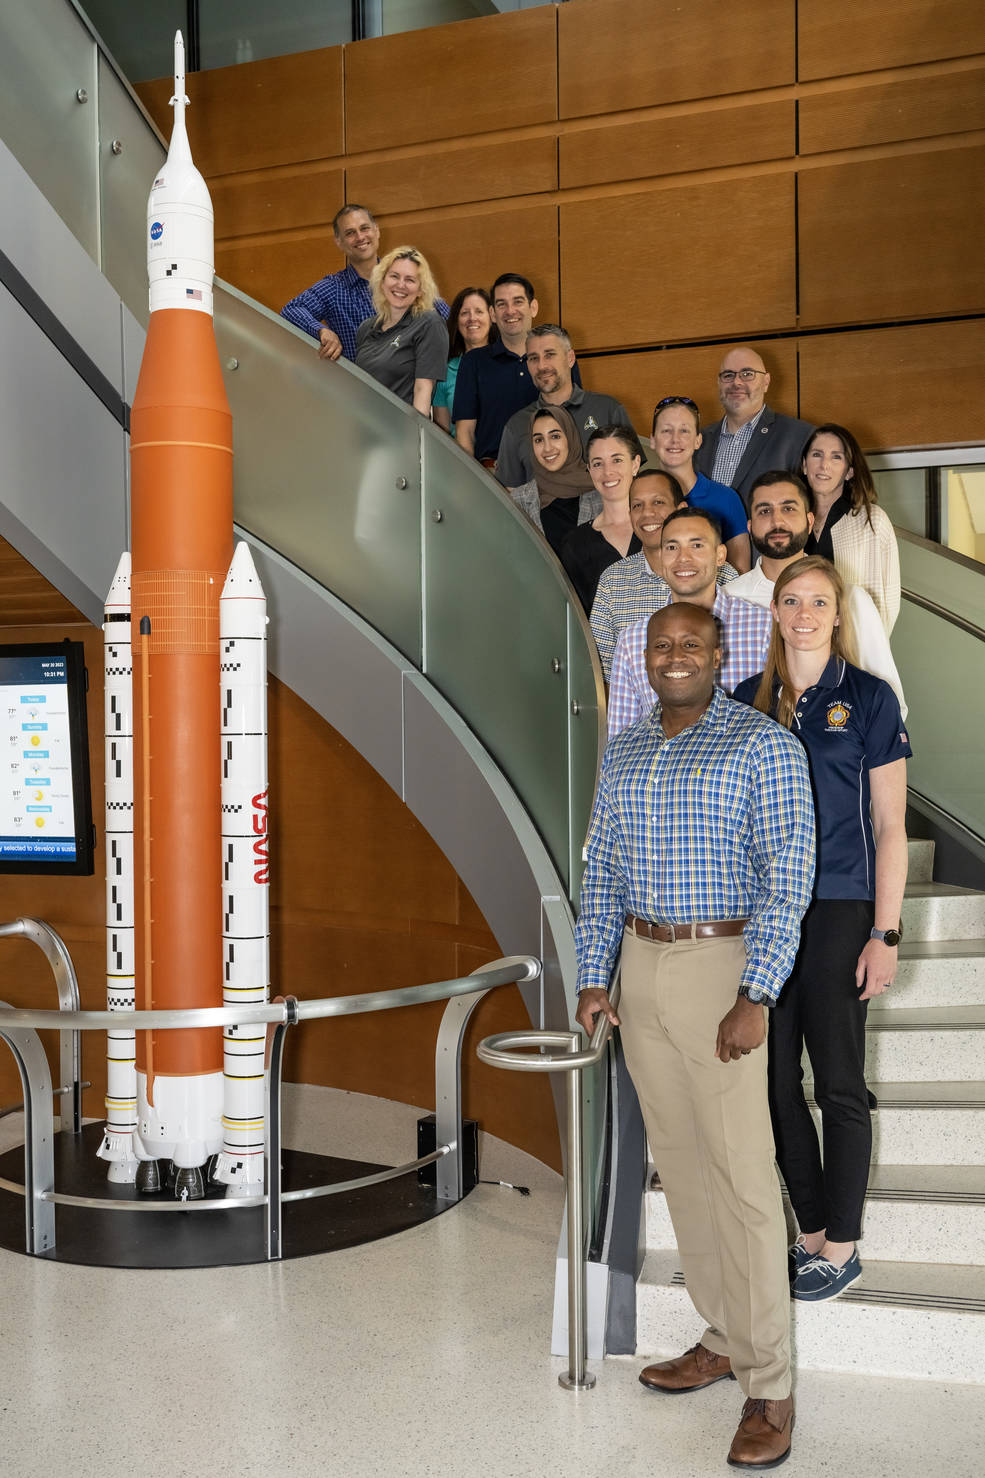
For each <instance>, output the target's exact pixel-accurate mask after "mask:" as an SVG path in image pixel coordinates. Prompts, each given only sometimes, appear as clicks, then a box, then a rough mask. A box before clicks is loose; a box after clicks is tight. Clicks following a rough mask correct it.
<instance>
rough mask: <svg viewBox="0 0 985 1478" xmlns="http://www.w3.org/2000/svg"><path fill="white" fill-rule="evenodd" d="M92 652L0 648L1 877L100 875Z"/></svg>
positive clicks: (66, 647) (75, 646)
mask: <svg viewBox="0 0 985 1478" xmlns="http://www.w3.org/2000/svg"><path fill="white" fill-rule="evenodd" d="M84 652H85V649H84V647H83V645H82V643H81V642H73V641H64V642H57V643H56V642H52V643H51V644H50V645H49V644H38V645H31V646H5V645H2V644H0V872H37V873H91V872H92V871H93V848H94V842H95V837H94V832H93V825H92V793H91V789H90V785H89V731H88V724H87V718H86V686H87V681H86V669H85V655H84Z"/></svg>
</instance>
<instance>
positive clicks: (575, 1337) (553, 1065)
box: [476, 966, 620, 1391]
mask: <svg viewBox="0 0 985 1478" xmlns="http://www.w3.org/2000/svg"><path fill="white" fill-rule="evenodd" d="M619 989H620V985H619V967H618V966H617V967H616V970H615V973H614V974H613V977H612V983H611V984H610V986H609V1000H610V1002H611V1003H612V1005H613V1006H614V1007H615V1006H618V1004H619ZM611 1035H612V1025H611V1023H610V1021H609V1019H608V1017H607V1016H603V1015H601V1014H600V1015H599V1017H598V1020H597V1021H596V1023H595V1028H594V1030H593V1032H592V1039H591V1041H590V1042H589V1044H588V1047H587V1048H586V1049H585V1050H584V1051H579V1050H578V1049H579V1045H580V1043H581V1032H580V1031H571V1032H557V1031H530V1032H498V1033H496V1035H495V1036H492V1037H485V1038H483V1040H482V1041H481V1042H480V1043H479V1046H478V1048H477V1049H476V1050H477V1053H478V1055H479V1057H480V1059H481V1060H482V1061H483V1062H485V1063H488V1064H489V1066H490V1067H502V1068H506V1069H507V1070H508V1071H510V1072H520V1073H567V1075H568V1079H567V1084H566V1088H567V1107H568V1140H567V1156H566V1162H565V1167H564V1169H565V1189H566V1193H567V1202H568V1213H567V1215H568V1369H567V1370H566V1371H564V1372H562V1374H561V1375H559V1376H558V1384H559V1385H561V1386H563V1387H564V1388H565V1390H567V1391H590V1390H591V1389H592V1387H593V1386H594V1385H595V1377H594V1375H592V1374H591V1373H590V1372H589V1371H587V1370H586V1369H585V1359H586V1355H587V1343H588V1341H587V1330H586V1319H585V1307H586V1304H587V1302H588V1297H587V1289H586V1274H585V1213H584V1203H583V1197H584V1152H585V1146H584V1130H583V1128H582V1115H581V1106H582V1091H581V1090H582V1084H581V1075H582V1073H583V1072H584V1071H585V1069H586V1068H588V1067H594V1066H595V1065H596V1064H597V1063H599V1062H601V1060H602V1055H603V1053H604V1052H605V1050H606V1046H607V1044H608V1041H609V1038H610V1037H611ZM526 1047H531V1048H544V1047H560V1048H562V1049H564V1050H562V1051H561V1052H560V1053H559V1054H558V1055H557V1056H554V1055H553V1054H550V1053H547V1052H543V1051H532V1052H526V1053H523V1055H521V1049H522V1048H526Z"/></svg>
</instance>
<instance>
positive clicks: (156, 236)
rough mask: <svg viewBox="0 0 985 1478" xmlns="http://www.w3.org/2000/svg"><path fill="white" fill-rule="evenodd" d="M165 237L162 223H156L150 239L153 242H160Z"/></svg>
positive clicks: (151, 230) (152, 228) (152, 227)
mask: <svg viewBox="0 0 985 1478" xmlns="http://www.w3.org/2000/svg"><path fill="white" fill-rule="evenodd" d="M163 235H164V227H163V226H162V225H161V222H160V221H155V222H154V224H153V225H152V226H151V228H150V239H151V241H160V239H161V237H162V236H163Z"/></svg>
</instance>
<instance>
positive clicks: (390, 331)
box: [356, 246, 448, 417]
mask: <svg viewBox="0 0 985 1478" xmlns="http://www.w3.org/2000/svg"><path fill="white" fill-rule="evenodd" d="M369 287H370V292H371V293H372V294H373V302H374V304H375V305H376V315H375V317H373V318H367V319H366V320H365V322H364V323H361V324H360V325H359V328H358V329H357V330H356V363H357V364H358V366H359V368H360V369H362V370H365V371H366V373H367V374H368V375H372V377H373V379H374V380H378V381H379V382H380V384H381V385H385V386H386V388H387V389H388V390H392V391H393V393H394V395H398V396H399V397H400V399H401V400H405V401H406V402H407V404H408V405H412V406H413V407H414V409H415V410H418V411H420V413H421V415H422V416H428V417H430V415H431V396H432V394H433V393H434V387H435V385H436V384H437V383H438V381H439V380H443V379H444V377H445V374H446V372H447V369H448V330H447V329H446V327H445V323H444V319H443V318H442V317H441V315H440V314H439V313H436V312H435V310H434V303H435V298H436V297H437V288H436V286H435V282H434V278H433V277H432V275H431V269H430V267H429V266H428V264H427V260H426V259H425V257H423V256H422V255H421V253H420V252H419V251H417V250H416V248H414V247H413V246H397V247H395V248H394V249H393V251H388V252H387V254H386V256H385V257H383V258H382V260H381V261H379V262H377V264H376V266H375V267H374V268H373V275H372V277H371V278H370V280H369Z"/></svg>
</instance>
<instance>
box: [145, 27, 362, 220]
mask: <svg viewBox="0 0 985 1478" xmlns="http://www.w3.org/2000/svg"><path fill="white" fill-rule="evenodd" d="M134 91H135V92H136V93H137V95H138V97H139V98H140V100H141V102H142V103H143V105H144V107H145V108H146V109H147V111H148V112H149V113H150V115H151V117H152V118H153V119H154V122H155V123H156V124H157V126H158V128H159V129H160V130H161V132H162V133H163V135H164V137H165V138H166V139H167V138H170V136H171V109H170V107H169V106H168V99H169V98H170V97H171V94H172V92H173V91H174V82H173V79H172V78H170V77H162V78H159V79H157V80H156V81H154V82H142V83H139V84H138V85H137V86H136V87H135V89H134ZM192 92H193V93H194V96H193V97H192V105H191V107H190V108H189V109H188V113H187V122H188V138H189V141H190V143H191V146H192V153H193V154H194V156H195V163H196V164H197V165H198V167H199V169H200V170H201V171H202V174H203V175H205V176H206V177H207V178H208V177H210V176H212V175H219V174H231V173H233V172H234V171H238V170H244V169H262V168H264V167H266V166H268V165H275V164H297V163H300V162H301V161H302V160H305V159H325V158H329V157H331V156H332V155H337V154H341V153H342V151H343V148H344V143H343V133H342V47H341V46H326V47H324V48H322V49H321V50H319V51H301V52H297V53H296V54H294V55H293V56H275V57H270V58H269V59H268V60H267V61H262V62H246V63H244V64H242V65H240V66H233V67H216V68H215V69H214V70H212V71H208V72H196V73H195V74H194V85H193V88H192V89H191V90H190V93H189V95H190V96H191V93H192ZM331 214H332V212H330V215H331Z"/></svg>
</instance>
